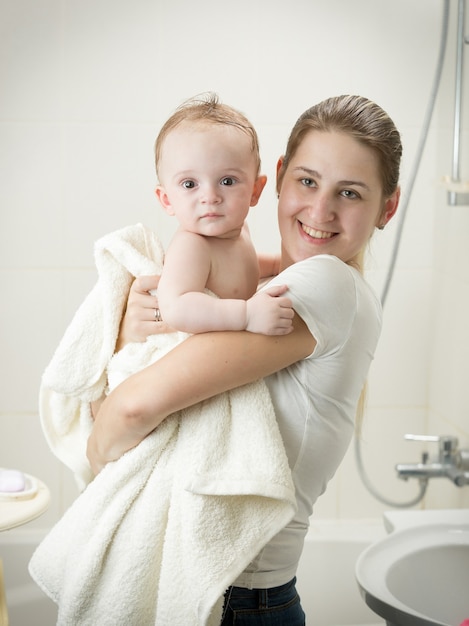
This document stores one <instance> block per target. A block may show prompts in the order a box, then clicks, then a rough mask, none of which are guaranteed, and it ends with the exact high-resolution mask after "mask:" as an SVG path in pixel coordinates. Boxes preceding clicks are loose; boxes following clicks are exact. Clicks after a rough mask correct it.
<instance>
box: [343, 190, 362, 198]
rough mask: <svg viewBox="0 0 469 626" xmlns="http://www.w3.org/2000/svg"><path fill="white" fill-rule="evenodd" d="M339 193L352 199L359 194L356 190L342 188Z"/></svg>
mask: <svg viewBox="0 0 469 626" xmlns="http://www.w3.org/2000/svg"><path fill="white" fill-rule="evenodd" d="M340 194H341V195H342V196H344V198H350V199H351V200H354V199H355V198H359V195H358V194H357V192H356V191H352V190H351V189H344V190H343V191H341V192H340Z"/></svg>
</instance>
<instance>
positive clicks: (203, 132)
mask: <svg viewBox="0 0 469 626" xmlns="http://www.w3.org/2000/svg"><path fill="white" fill-rule="evenodd" d="M257 167H258V166H257V160H256V156H255V154H254V152H253V150H252V145H251V139H250V137H249V136H248V135H247V134H245V133H244V132H242V131H241V130H240V129H238V128H236V127H234V126H228V125H221V124H198V125H193V124H189V123H187V124H182V125H180V126H178V127H177V128H175V129H174V130H173V131H171V132H170V133H169V135H168V136H167V137H166V139H165V140H164V143H163V146H162V151H161V157H160V163H159V177H160V183H161V185H159V186H158V188H157V190H156V192H157V196H158V198H159V200H160V202H161V204H162V206H163V207H164V208H165V210H166V211H167V212H168V213H169V214H171V215H175V216H176V217H177V219H178V221H179V222H180V224H181V227H182V228H183V229H185V230H189V231H191V232H196V233H199V234H202V235H207V236H216V237H225V236H230V234H231V233H232V232H234V231H236V230H239V229H240V228H241V227H242V225H243V223H244V220H245V218H246V216H247V214H248V211H249V207H250V206H252V205H254V204H256V203H257V200H258V198H259V195H260V191H262V187H263V184H262V187H261V189H260V190H259V189H258V186H259V183H258V181H259V178H258V174H257ZM264 182H265V181H264Z"/></svg>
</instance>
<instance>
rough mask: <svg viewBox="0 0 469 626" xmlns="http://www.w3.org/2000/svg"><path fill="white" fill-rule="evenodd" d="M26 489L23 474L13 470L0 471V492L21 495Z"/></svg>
mask: <svg viewBox="0 0 469 626" xmlns="http://www.w3.org/2000/svg"><path fill="white" fill-rule="evenodd" d="M25 488H26V478H25V475H24V474H23V472H20V471H19V470H12V469H0V492H3V493H19V492H21V491H24V490H25Z"/></svg>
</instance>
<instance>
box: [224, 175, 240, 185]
mask: <svg viewBox="0 0 469 626" xmlns="http://www.w3.org/2000/svg"><path fill="white" fill-rule="evenodd" d="M235 182H236V181H235V179H234V178H232V177H231V176H225V178H222V179H221V181H220V184H221V185H234V184H235Z"/></svg>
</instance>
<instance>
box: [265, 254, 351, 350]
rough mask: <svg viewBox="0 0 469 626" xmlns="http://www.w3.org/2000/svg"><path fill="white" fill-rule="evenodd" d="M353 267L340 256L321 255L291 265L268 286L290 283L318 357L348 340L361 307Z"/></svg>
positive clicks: (291, 296)
mask: <svg viewBox="0 0 469 626" xmlns="http://www.w3.org/2000/svg"><path fill="white" fill-rule="evenodd" d="M354 271H355V270H353V269H352V268H351V267H350V266H348V265H346V264H345V263H343V261H341V260H340V259H338V258H337V257H334V256H330V255H318V256H314V257H310V258H309V259H305V260H304V261H300V262H298V263H295V264H294V265H291V266H290V267H288V268H287V269H286V270H284V271H283V272H281V273H280V274H279V275H278V276H276V277H275V278H274V279H272V280H271V281H270V282H269V283H268V285H267V286H272V285H278V284H279V285H282V284H286V285H288V292H287V293H286V294H285V295H286V296H287V297H289V298H290V299H291V300H292V303H293V308H294V309H295V311H296V313H297V314H298V315H299V316H300V317H301V318H302V320H303V321H304V322H305V324H306V325H307V326H308V328H309V330H310V332H311V334H312V335H313V336H314V338H315V339H316V342H317V346H316V349H315V351H314V356H315V357H318V356H322V355H325V354H331V353H333V352H335V351H336V350H338V349H340V348H341V346H342V345H343V344H344V343H345V342H346V340H347V338H348V336H349V334H350V331H351V328H352V326H353V320H354V317H355V314H356V310H357V294H356V284H355V279H354V275H353V272H354Z"/></svg>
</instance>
